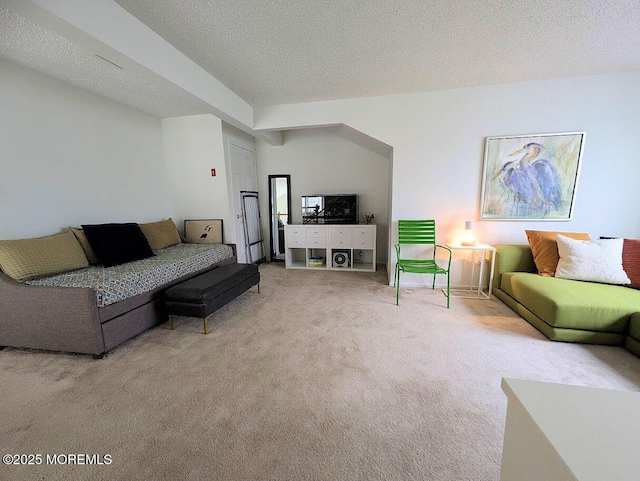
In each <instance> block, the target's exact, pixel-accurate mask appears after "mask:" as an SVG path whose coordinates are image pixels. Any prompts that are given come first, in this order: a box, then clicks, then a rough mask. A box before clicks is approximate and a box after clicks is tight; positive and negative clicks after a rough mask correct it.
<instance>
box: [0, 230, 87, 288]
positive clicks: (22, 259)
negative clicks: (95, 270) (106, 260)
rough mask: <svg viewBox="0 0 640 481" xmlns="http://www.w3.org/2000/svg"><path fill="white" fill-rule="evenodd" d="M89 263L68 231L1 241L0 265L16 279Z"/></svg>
mask: <svg viewBox="0 0 640 481" xmlns="http://www.w3.org/2000/svg"><path fill="white" fill-rule="evenodd" d="M88 266H89V261H88V260H87V257H86V256H85V254H84V251H83V250H82V247H81V246H80V243H79V242H78V240H77V239H76V236H75V235H73V232H71V231H70V230H68V231H65V232H63V233H62V234H56V235H52V236H48V237H38V238H35V239H19V240H4V241H0V268H2V270H3V272H4V273H5V274H7V275H8V276H9V277H11V278H13V279H15V280H16V281H26V280H29V279H34V278H36V277H43V276H48V275H51V274H59V273H60V272H67V271H73V270H75V269H82V268H83V267H88Z"/></svg>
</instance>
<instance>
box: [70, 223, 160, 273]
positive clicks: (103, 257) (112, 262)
mask: <svg viewBox="0 0 640 481" xmlns="http://www.w3.org/2000/svg"><path fill="white" fill-rule="evenodd" d="M82 229H83V230H84V234H85V235H86V236H87V239H88V240H89V244H91V247H92V248H93V250H94V252H95V253H96V255H97V256H98V259H99V260H100V263H101V264H102V265H103V266H105V267H112V266H117V265H120V264H124V263H125V262H131V261H137V260H140V259H146V258H147V257H151V256H153V251H152V250H151V247H150V246H149V242H148V241H147V238H146V237H145V236H144V234H143V233H142V229H140V226H139V225H138V224H135V223H133V222H131V223H126V224H88V225H85V224H83V225H82Z"/></svg>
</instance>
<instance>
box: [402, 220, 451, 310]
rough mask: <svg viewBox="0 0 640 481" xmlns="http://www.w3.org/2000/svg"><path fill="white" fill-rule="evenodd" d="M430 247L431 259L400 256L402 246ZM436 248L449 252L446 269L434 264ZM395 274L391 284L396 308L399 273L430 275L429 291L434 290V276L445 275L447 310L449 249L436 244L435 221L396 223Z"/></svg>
mask: <svg viewBox="0 0 640 481" xmlns="http://www.w3.org/2000/svg"><path fill="white" fill-rule="evenodd" d="M408 244H412V245H431V246H433V258H431V259H404V258H403V257H402V256H401V255H400V248H401V246H403V245H408ZM438 248H441V249H446V250H447V251H449V263H448V264H447V268H446V269H445V268H444V267H440V266H439V265H438V264H437V263H436V250H437V249H438ZM396 257H397V263H396V273H395V277H394V280H393V284H394V286H395V288H396V306H397V305H398V304H399V299H400V271H402V272H411V273H413V274H432V275H433V284H431V289H435V286H436V275H437V274H446V275H447V309H448V308H449V298H450V293H449V285H450V278H449V271H450V270H451V249H449V248H448V247H446V246H441V245H438V244H436V221H435V220H399V221H398V244H396Z"/></svg>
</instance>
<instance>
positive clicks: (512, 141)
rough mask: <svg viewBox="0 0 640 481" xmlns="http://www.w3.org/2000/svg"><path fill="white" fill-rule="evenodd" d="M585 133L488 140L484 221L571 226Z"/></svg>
mask: <svg viewBox="0 0 640 481" xmlns="http://www.w3.org/2000/svg"><path fill="white" fill-rule="evenodd" d="M585 135H586V132H565V133H559V134H530V135H512V136H504V137H487V138H486V142H485V149H484V172H483V176H482V201H481V215H480V218H481V219H483V220H544V221H554V220H557V221H563V220H564V221H567V220H571V215H572V213H573V206H574V203H575V199H576V189H577V187H578V176H579V174H580V163H581V161H582V151H583V150H584V140H585Z"/></svg>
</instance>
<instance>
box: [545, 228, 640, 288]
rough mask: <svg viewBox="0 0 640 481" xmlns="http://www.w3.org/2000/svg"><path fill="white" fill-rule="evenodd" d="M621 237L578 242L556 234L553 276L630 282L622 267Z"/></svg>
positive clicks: (619, 282) (603, 281)
mask: <svg viewBox="0 0 640 481" xmlns="http://www.w3.org/2000/svg"><path fill="white" fill-rule="evenodd" d="M623 241H624V239H600V240H596V241H581V240H575V239H571V238H569V237H565V236H563V235H558V254H560V260H559V261H558V268H557V269H556V277H560V278H561V279H575V280H578V281H591V282H602V283H605V284H631V281H630V280H629V278H628V277H627V274H626V273H625V271H624V269H623V268H622V244H623Z"/></svg>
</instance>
